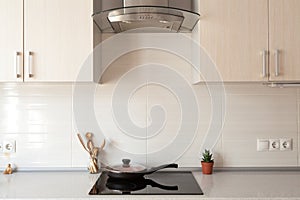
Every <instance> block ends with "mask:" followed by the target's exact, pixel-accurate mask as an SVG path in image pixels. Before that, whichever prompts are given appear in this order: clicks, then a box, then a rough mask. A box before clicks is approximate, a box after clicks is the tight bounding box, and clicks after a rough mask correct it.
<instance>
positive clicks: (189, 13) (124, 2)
mask: <svg viewBox="0 0 300 200" xmlns="http://www.w3.org/2000/svg"><path fill="white" fill-rule="evenodd" d="M197 1H198V0H94V14H93V19H94V22H95V23H96V25H97V26H98V27H99V29H100V30H101V32H103V33H113V32H115V33H119V32H123V31H127V30H131V29H137V28H148V27H153V28H163V30H169V31H170V32H191V31H192V30H193V28H194V27H195V25H196V24H197V22H198V20H199V17H200V14H198V13H196V12H195V7H196V6H195V5H196V3H197Z"/></svg>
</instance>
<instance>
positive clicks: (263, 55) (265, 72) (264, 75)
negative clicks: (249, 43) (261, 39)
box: [262, 50, 268, 77]
mask: <svg viewBox="0 0 300 200" xmlns="http://www.w3.org/2000/svg"><path fill="white" fill-rule="evenodd" d="M267 55H268V51H267V50H264V51H262V59H263V63H262V77H267Z"/></svg>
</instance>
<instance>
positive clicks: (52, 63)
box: [24, 0, 93, 82]
mask: <svg viewBox="0 0 300 200" xmlns="http://www.w3.org/2000/svg"><path fill="white" fill-rule="evenodd" d="M24 13H25V17H24V38H25V42H24V45H25V47H24V48H25V52H24V54H25V56H24V60H25V62H24V63H25V64H24V65H25V66H24V71H25V73H24V77H25V81H47V82H48V81H49V82H72V81H76V79H77V75H78V73H79V71H80V70H81V68H82V65H83V64H84V62H85V60H86V59H87V58H88V56H89V54H90V53H91V52H92V49H93V48H92V25H93V22H92V18H91V14H92V0H24ZM28 52H31V55H30V56H29V53H28ZM89 65H90V67H89V69H88V70H87V71H86V70H85V73H86V74H87V76H86V77H85V78H84V80H83V79H81V80H80V81H92V63H91V62H90V64H89ZM30 74H32V75H30Z"/></svg>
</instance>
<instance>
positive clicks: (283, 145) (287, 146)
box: [280, 138, 293, 151]
mask: <svg viewBox="0 0 300 200" xmlns="http://www.w3.org/2000/svg"><path fill="white" fill-rule="evenodd" d="M292 142H293V140H292V139H291V138H281V139H280V150H281V151H291V150H292Z"/></svg>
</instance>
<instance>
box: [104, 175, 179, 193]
mask: <svg viewBox="0 0 300 200" xmlns="http://www.w3.org/2000/svg"><path fill="white" fill-rule="evenodd" d="M147 185H151V186H152V187H157V188H160V189H163V190H178V186H166V185H161V184H159V183H157V182H155V181H153V180H151V179H145V178H143V177H142V178H139V179H135V180H127V179H121V180H120V179H115V178H108V179H107V182H106V187H107V188H108V189H110V190H117V191H120V192H122V194H130V193H131V192H134V191H138V190H142V189H144V188H146V186H147Z"/></svg>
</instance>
